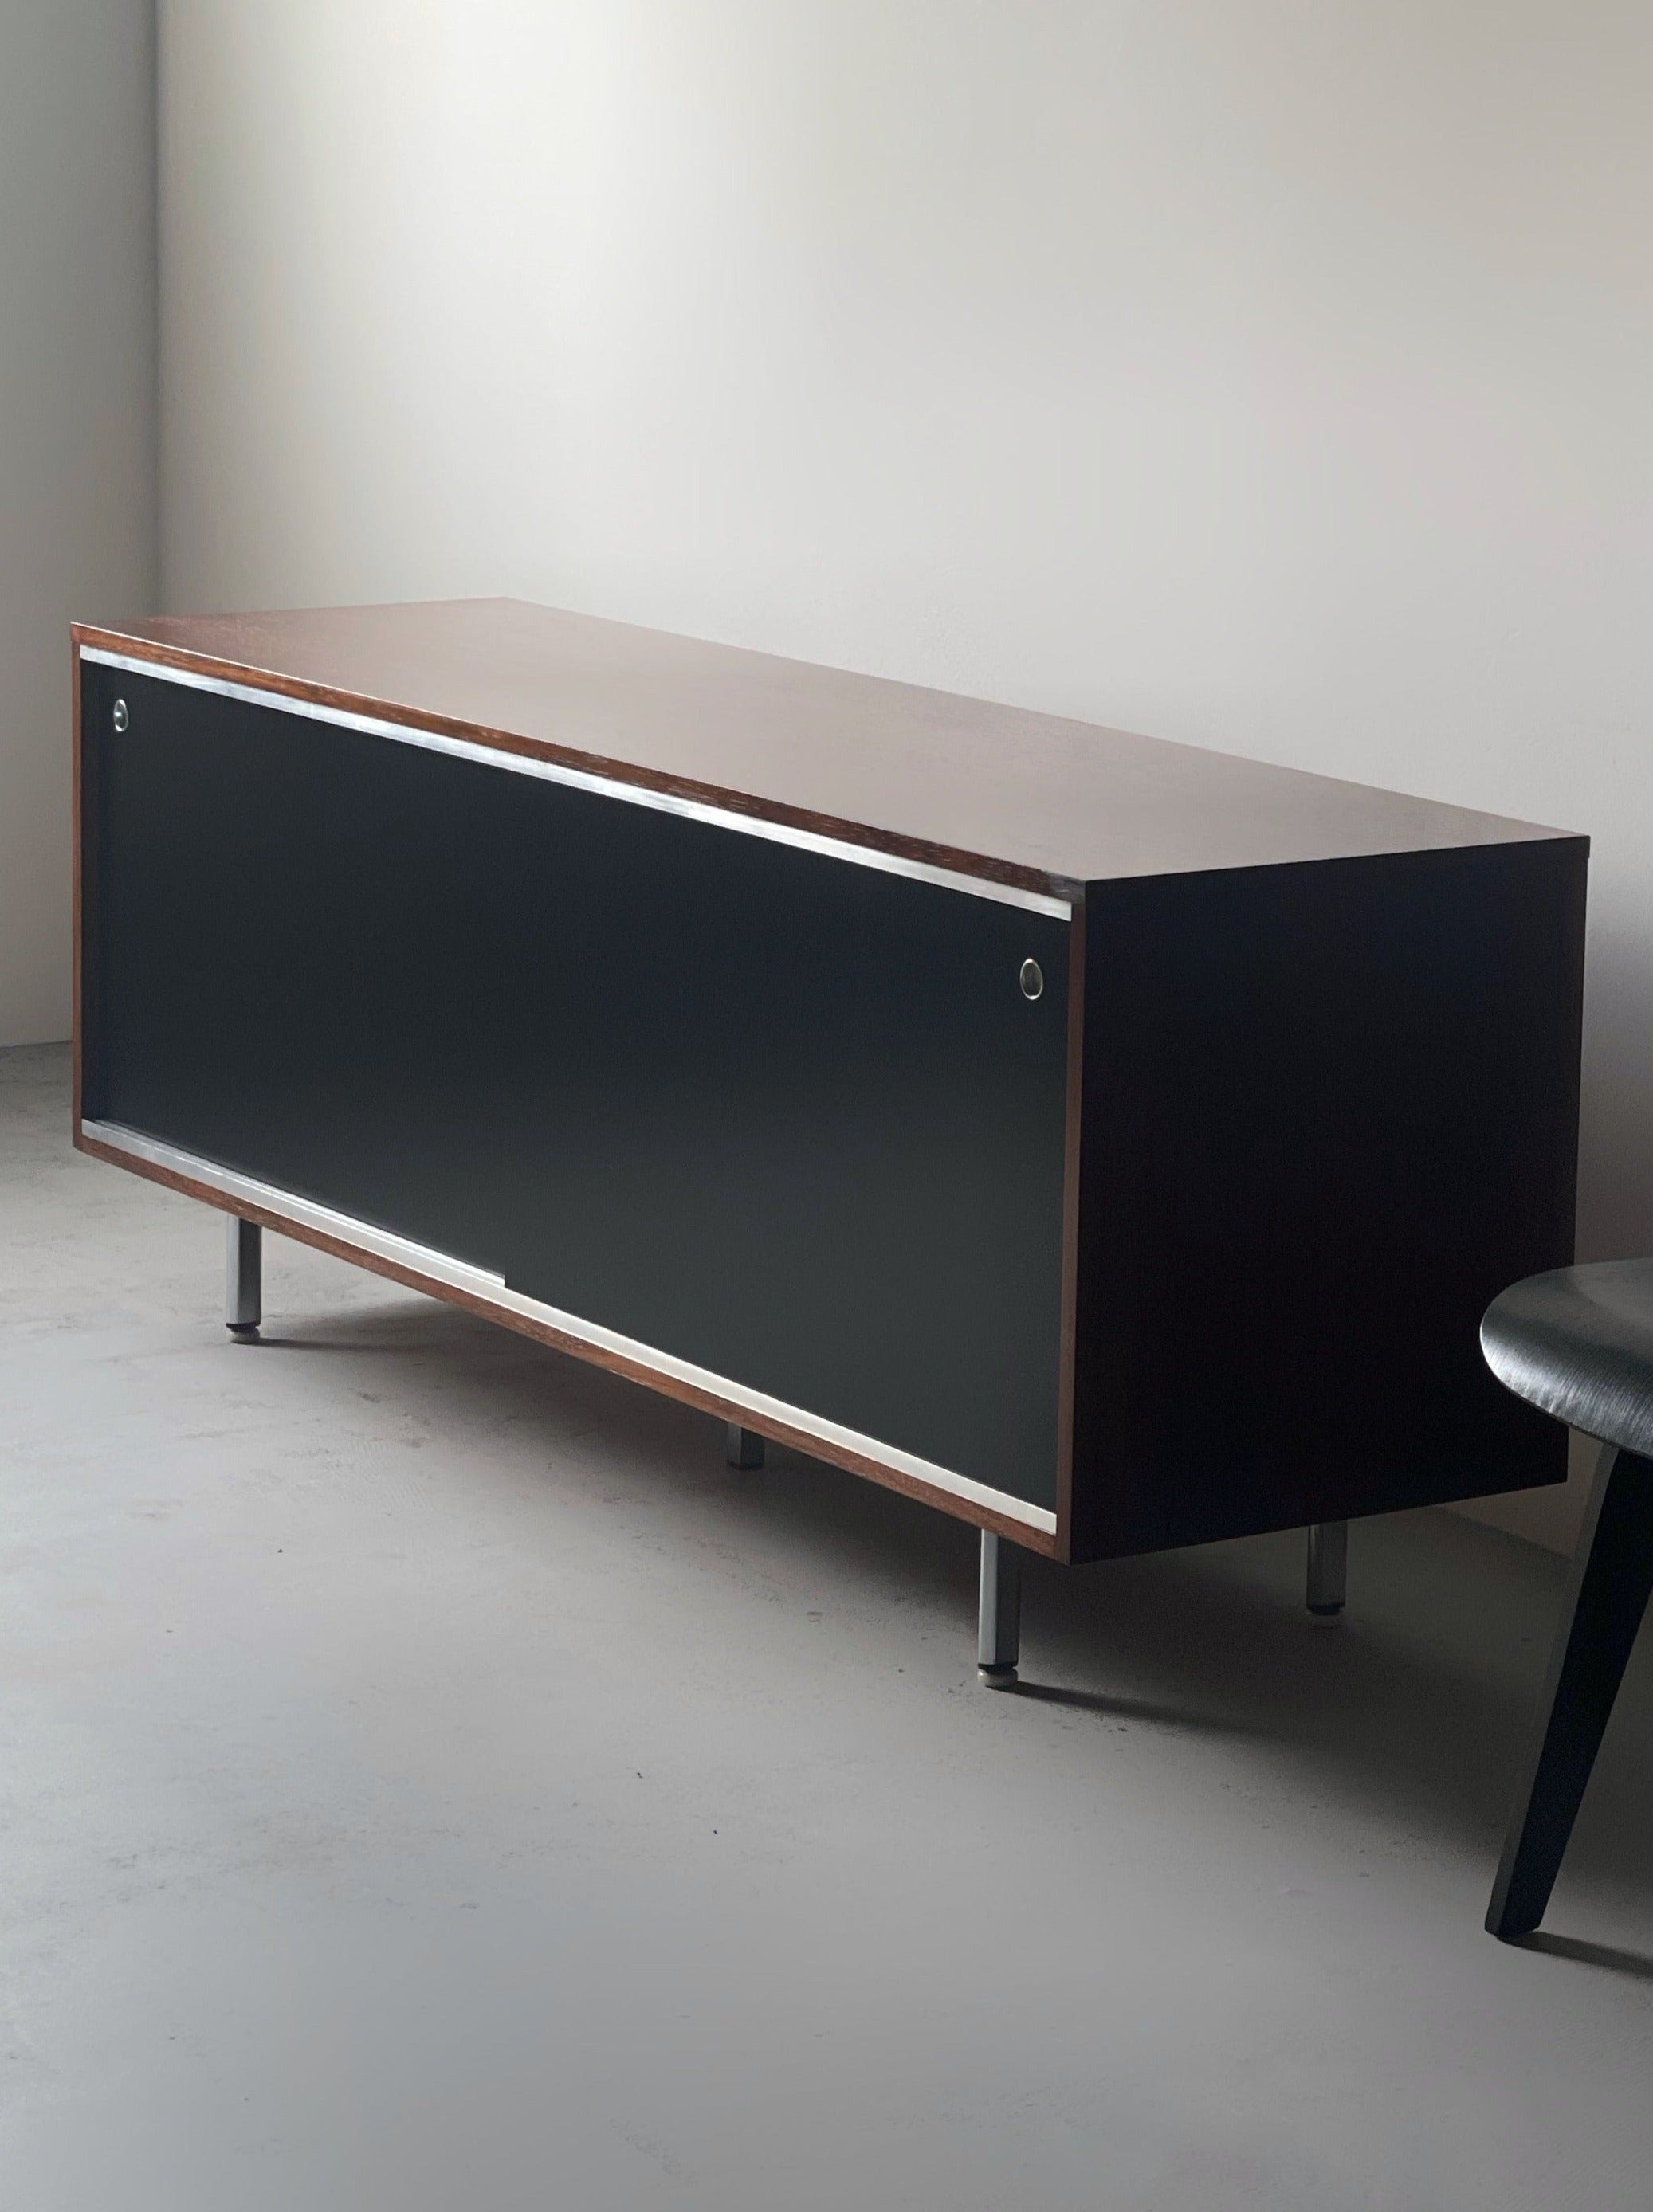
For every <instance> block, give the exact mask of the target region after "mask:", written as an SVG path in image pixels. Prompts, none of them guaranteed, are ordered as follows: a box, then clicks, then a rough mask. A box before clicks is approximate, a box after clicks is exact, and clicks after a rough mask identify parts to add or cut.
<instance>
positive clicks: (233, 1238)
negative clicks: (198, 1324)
mask: <svg viewBox="0 0 1653 2212" xmlns="http://www.w3.org/2000/svg"><path fill="white" fill-rule="evenodd" d="M227 1227H228V1238H227V1246H226V1260H225V1268H224V1327H225V1328H227V1329H228V1331H229V1333H230V1334H231V1335H232V1336H239V1337H252V1336H256V1335H257V1334H258V1323H259V1322H261V1321H262V1320H263V1319H264V1231H263V1230H262V1229H261V1228H260V1227H259V1226H258V1223H257V1222H256V1221H243V1220H242V1219H241V1218H240V1215H239V1214H234V1213H232V1214H230V1215H228V1217H227Z"/></svg>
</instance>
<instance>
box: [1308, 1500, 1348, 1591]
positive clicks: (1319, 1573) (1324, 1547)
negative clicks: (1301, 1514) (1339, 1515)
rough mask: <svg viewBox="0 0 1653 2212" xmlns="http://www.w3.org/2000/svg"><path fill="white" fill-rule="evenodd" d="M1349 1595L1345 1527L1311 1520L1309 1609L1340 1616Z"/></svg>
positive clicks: (1344, 1522) (1334, 1522)
mask: <svg viewBox="0 0 1653 2212" xmlns="http://www.w3.org/2000/svg"><path fill="white" fill-rule="evenodd" d="M1348 1594H1349V1524H1348V1522H1346V1521H1315V1522H1310V1528H1309V1610H1310V1613H1321V1614H1329V1613H1341V1612H1342V1610H1343V1603H1344V1600H1345V1599H1346V1597H1347V1596H1348Z"/></svg>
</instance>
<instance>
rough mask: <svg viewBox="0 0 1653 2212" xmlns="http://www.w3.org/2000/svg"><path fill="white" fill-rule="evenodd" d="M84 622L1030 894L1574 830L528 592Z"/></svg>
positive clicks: (322, 695)
mask: <svg viewBox="0 0 1653 2212" xmlns="http://www.w3.org/2000/svg"><path fill="white" fill-rule="evenodd" d="M74 635H75V638H76V642H77V643H78V644H81V645H84V646H88V647H102V648H104V649H106V650H109V651H113V652H117V653H120V652H125V653H131V654H132V655H133V656H134V657H141V658H144V659H154V660H155V661H157V662H160V663H162V664H165V665H172V666H175V667H181V668H188V669H192V670H194V671H197V672H198V673H202V674H206V675H210V676H216V677H220V678H228V679H229V680H231V681H235V682H240V683H245V684H251V685H252V686H254V687H256V688H258V689H260V690H270V691H278V692H283V693H285V694H287V695H289V696H292V697H295V698H299V699H303V700H307V701H310V702H313V703H316V704H319V705H323V706H331V707H337V708H344V709H346V710H349V711H352V712H355V713H357V714H371V715H374V716H375V717H377V718H379V719H381V720H393V721H402V722H408V723H412V724H416V725H418V726H424V727H429V728H435V729H439V730H442V731H445V732H447V733H448V734H450V735H463V736H471V737H477V738H483V739H484V740H485V741H487V742H490V743H495V744H505V745H506V746H507V748H508V749H510V750H519V751H525V752H532V753H536V754H540V755H542V756H544V757H549V758H552V759H556V760H560V761H562V762H564V763H568V764H571V765H574V766H576V767H581V768H587V769H595V770H596V771H597V772H599V773H601V774H605V775H613V776H617V777H618V778H620V779H621V780H623V781H628V782H632V783H639V784H644V785H647V786H649V787H653V788H655V789H659V790H665V791H672V792H676V793H680V794H682V795H684V796H689V797H693V798H696V799H705V800H709V801H710V802H712V803H713V804H715V805H724V806H730V807H732V808H734V809H735V810H737V811H740V812H743V813H747V814H754V815H757V816H760V817H764V818H766V819H770V820H775V821H780V822H787V823H792V824H793V825H794V826H799V827H803V828H807V829H816V830H819V831H822V832H824V833H825V834H828V835H830V836H841V837H847V838H848V839H850V840H851V841H852V842H855V843H858V844H869V845H872V846H875V847H878V848H880V849H882V850H885V851H890V852H896V853H902V854H907V855H909V857H911V858H914V859H921V860H929V861H932V862H933V863H935V864H937V865H939V866H946V867H951V868H955V869H959V870H962V871H963V872H966V873H969V874H974V875H977V876H983V877H988V878H994V879H996V880H998V881H1000V882H1006V883H1013V884H1021V885H1023V886H1024V887H1026V888H1029V889H1033V890H1057V891H1060V890H1069V889H1072V888H1073V886H1075V885H1077V884H1084V883H1095V882H1103V881H1107V880H1110V879H1114V878H1121V877H1130V876H1145V875H1162V874H1181V873H1186V872H1189V871H1194V870H1203V869H1216V868H1245V867H1256V866H1270V865H1273V864H1277V863H1280V862H1288V861H1300V860H1340V859H1347V858H1352V857H1354V856H1356V855H1358V854H1386V853H1407V852H1423V851H1436V850H1440V849H1443V848H1449V847H1461V846H1473V845H1498V844H1509V843H1514V842H1522V841H1524V840H1527V839H1531V838H1547V837H1555V836H1565V834H1566V833H1565V832H1563V831H1559V830H1553V829H1542V828H1540V827H1538V826H1536V825H1534V824H1533V823H1523V822H1512V821H1506V820H1504V819H1503V818H1502V817H1499V816H1497V815H1492V814H1478V813H1474V812H1471V811H1468V810H1467V809H1465V808H1462V807H1456V806H1443V805H1437V804H1436V803H1435V802H1434V801H1432V800H1429V799H1408V798H1405V797H1402V796H1401V794H1399V793H1394V792H1388V791H1379V790H1375V789H1372V788H1370V787H1367V786H1365V785H1364V784H1357V783H1345V782H1341V781H1337V780H1335V779H1334V778H1332V777H1330V776H1321V775H1307V774H1305V773H1304V772H1303V771H1302V770H1300V769H1286V768H1271V767H1267V766H1265V765H1263V764H1262V763H1259V762H1255V761H1248V760H1241V759H1237V758H1235V757H1232V756H1231V755H1229V754H1226V753H1217V752H1206V751H1204V750H1201V749H1200V748H1198V747H1196V746H1193V745H1184V744H1168V743H1166V742H1165V741H1164V740H1163V739H1160V738H1143V737H1134V736H1132V735H1129V734H1127V732H1123V731H1121V730H1110V729H1105V728H1102V727H1100V726H1097V725H1095V724H1092V723H1089V722H1079V721H1071V720H1066V719H1064V718H1062V717H1060V716H1059V715H1054V714H1032V713H1029V712H1027V711H1025V710H1024V709H1023V708H1016V707H1004V706H996V705H994V704H991V703H990V702H988V701H985V700H981V699H967V698H960V697H956V696H954V695H953V694H951V692H946V691H931V690H924V689H922V688H921V686H919V685H917V684H896V683H891V682H890V681H888V680H887V679H885V678H881V677H875V676H858V675H854V674H852V673H850V672H849V671H847V670H843V669H837V668H822V667H817V666H813V665H810V664H808V663H806V662H803V661H796V660H783V659H779V658H778V657H777V656H775V655H774V654H772V653H751V652H747V651H744V650H743V649H742V648H739V647H734V646H726V645H711V644H708V643H705V642H704V641H701V640H699V639H696V638H687V637H677V636H673V635H670V634H669V633H667V632H665V631H662V630H652V629H638V628H636V627H635V626H634V625H633V624H631V623H617V622H607V621H604V620H601V619H599V618H598V617H594V616H591V615H576V614H564V613H560V612H558V611H556V610H555V609H553V608H550V607H540V606H535V605H530V604H529V603H528V602H526V601H524V600H519V599H458V600H447V601H439V602H433V603H430V604H425V605H404V606H381V607H321V608H307V609H303V610H300V611H294V612H283V613H277V614H246V615H188V616H164V617H154V618H151V619H146V620H143V621H139V622H131V623H119V624H112V625H101V624H95V623H76V625H75V629H74Z"/></svg>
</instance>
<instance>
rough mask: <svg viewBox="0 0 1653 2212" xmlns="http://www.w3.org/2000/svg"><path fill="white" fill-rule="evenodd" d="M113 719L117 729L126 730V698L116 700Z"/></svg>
mask: <svg viewBox="0 0 1653 2212" xmlns="http://www.w3.org/2000/svg"><path fill="white" fill-rule="evenodd" d="M112 719H113V721H114V725H115V727H116V729H117V730H124V729H125V727H126V702H125V700H124V699H117V700H116V702H115V711H114V715H113V718H112Z"/></svg>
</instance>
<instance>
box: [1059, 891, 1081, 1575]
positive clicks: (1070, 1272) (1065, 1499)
mask: <svg viewBox="0 0 1653 2212" xmlns="http://www.w3.org/2000/svg"><path fill="white" fill-rule="evenodd" d="M1084 1126H1085V901H1084V899H1083V897H1082V896H1081V897H1079V898H1078V899H1076V900H1075V901H1074V903H1073V920H1072V921H1071V922H1070V923H1069V924H1068V932H1067V1100H1066V1107H1065V1120H1064V1126H1063V1138H1062V1287H1061V1322H1060V1328H1061V1339H1060V1369H1059V1373H1058V1380H1057V1386H1056V1391H1057V1395H1056V1537H1055V1544H1056V1549H1055V1553H1054V1556H1055V1557H1056V1558H1057V1559H1064V1560H1071V1559H1073V1445H1074V1419H1073V1394H1074V1389H1075V1387H1076V1383H1077V1378H1078V1370H1079V1346H1078V1333H1079V1206H1080V1198H1081V1193H1080V1189H1079V1170H1080V1164H1081V1161H1082V1158H1083V1152H1084V1146H1083V1143H1082V1139H1083V1135H1084Z"/></svg>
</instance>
